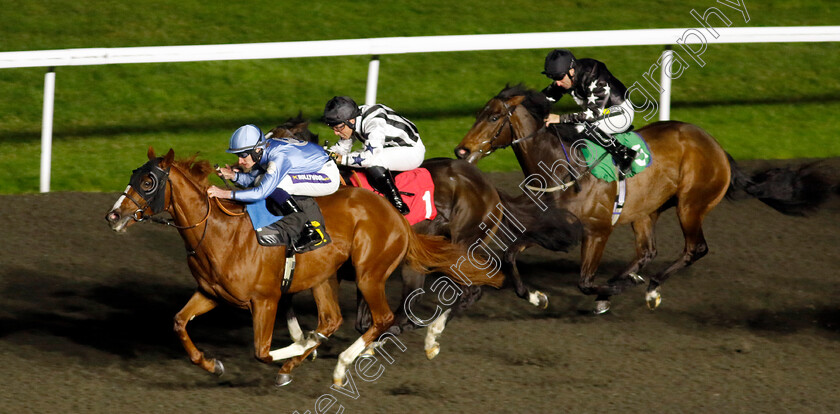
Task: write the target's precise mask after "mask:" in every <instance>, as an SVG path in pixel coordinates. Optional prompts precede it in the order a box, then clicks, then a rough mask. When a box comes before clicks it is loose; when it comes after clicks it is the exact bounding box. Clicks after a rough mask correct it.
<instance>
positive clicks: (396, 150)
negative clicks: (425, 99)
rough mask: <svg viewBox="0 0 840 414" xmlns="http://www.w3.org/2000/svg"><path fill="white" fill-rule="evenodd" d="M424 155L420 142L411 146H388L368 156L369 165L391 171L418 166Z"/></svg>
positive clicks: (423, 148)
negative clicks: (370, 156)
mask: <svg viewBox="0 0 840 414" xmlns="http://www.w3.org/2000/svg"><path fill="white" fill-rule="evenodd" d="M425 157H426V147H425V146H423V143H422V142H420V143H418V144H417V145H416V146H413V147H388V148H382V149H381V150H379V151H377V153H376V156H375V157H372V158H369V159H368V161H369V162H370V166H371V167H385V168H387V169H389V170H391V171H409V170H413V169H415V168H417V167H419V166H420V164H422V163H423V159H424V158H425Z"/></svg>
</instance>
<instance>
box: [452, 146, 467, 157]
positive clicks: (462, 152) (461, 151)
mask: <svg viewBox="0 0 840 414" xmlns="http://www.w3.org/2000/svg"><path fill="white" fill-rule="evenodd" d="M468 155H470V150H468V149H466V148H464V147H458V148H455V157H456V158H458V159H461V160H463V159H464V158H467V156H468Z"/></svg>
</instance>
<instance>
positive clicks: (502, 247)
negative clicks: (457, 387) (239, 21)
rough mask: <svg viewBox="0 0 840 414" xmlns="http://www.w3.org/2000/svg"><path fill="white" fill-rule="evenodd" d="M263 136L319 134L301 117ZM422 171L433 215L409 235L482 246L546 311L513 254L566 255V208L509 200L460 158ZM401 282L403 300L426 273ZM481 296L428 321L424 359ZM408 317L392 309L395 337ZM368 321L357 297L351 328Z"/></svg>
mask: <svg viewBox="0 0 840 414" xmlns="http://www.w3.org/2000/svg"><path fill="white" fill-rule="evenodd" d="M266 136H272V137H288V138H297V139H301V140H304V141H309V142H314V143H318V136H317V135H316V134H313V133H312V132H311V131H309V129H308V122H306V121H305V120H303V119H301V118H300V117H298V118H294V119H290V120H288V121H286V122H285V123H283V124H282V125H279V126H277V127H276V128H274V129H272V130H271V131H269V132H268V133H267V134H266ZM421 167H422V168H426V169H427V170H428V171H429V173H430V175H431V177H432V181H433V182H434V185H435V190H434V191H435V192H434V204H435V208H436V209H437V213H438V214H437V216H436V217H435V218H434V219H433V220H423V221H421V222H419V223H417V224H415V225H414V226H413V227H414V231H415V232H417V233H420V234H428V235H437V236H444V237H446V238H447V239H449V240H450V241H451V242H452V243H456V244H462V245H464V246H473V245H475V244H476V243H478V242H480V243H483V246H486V247H489V248H490V249H492V253H491V254H492V255H493V256H499V257H500V258H498V259H497V258H495V257H494V258H488V257H484V258H482V261H484V260H485V259H486V260H496V261H497V262H500V263H499V265H500V267H501V270H500V272H501V273H502V275H499V276H497V277H505V278H506V277H508V276H510V277H511V280H512V282H513V286H514V289H515V291H516V294H517V295H518V296H519V297H520V298H523V299H526V300H528V302H529V303H531V304H532V305H534V306H538V307H541V308H543V309H545V308H547V307H548V297H547V296H546V295H545V294H544V293H542V292H540V291H538V290H530V289H528V288H527V287H525V285H524V284H523V283H522V280H521V277H520V275H519V271H518V269H517V267H516V256H517V255H518V254H519V253H520V252H521V251H522V250H524V249H525V248H526V247H528V246H532V245H538V246H541V247H543V248H545V249H548V250H552V251H564V252H565V251H568V249H570V248H571V247H573V246H574V245H576V244H577V243H578V242H579V240H580V233H581V226H580V223H579V222H578V220H577V218H576V217H574V216H573V215H572V214H571V213H569V212H568V211H567V210H565V209H560V208H553V207H552V208H549V209H546V210H545V211H543V210H541V209H540V208H539V207H538V206H537V205H536V204H534V203H533V202H532V201H531V200H530V199H528V198H527V197H526V196H524V195H522V196H520V197H516V198H514V197H511V196H509V195H507V194H505V193H504V192H503V191H500V190H498V189H497V188H496V187H495V186H494V185H493V183H492V182H491V181H490V180H489V179H488V178H487V177H486V176H485V175H484V174H482V172H481V171H480V170H479V169H478V168H477V167H476V166H475V165H473V164H470V163H468V162H466V161H463V160H454V159H450V158H432V159H428V160H425V161H424V162H423V164H422V165H421ZM352 171H354V170H351V169H344V170H343V171H342V174H343V175H345V178H347V177H349V175H350V174H352ZM485 263H486V262H485ZM402 280H403V302H404V301H405V299H406V298H408V297H410V295H412V292H416V291H417V290H418V289H422V288H423V286H424V282H425V275H424V274H422V273H418V272H416V271H415V270H413V269H411V268H410V267H405V268H403V269H402ZM480 297H481V288H479V287H477V286H471V287H468V288H464V289H461V293H460V294H459V295H458V298H457V299H456V302H455V304H453V306H452V311H446V312H443V313H442V314H440V316H439V317H437V318H432V319H430V320H431V322H425V323H424V326H428V327H429V329H428V331H427V337H426V344H425V347H426V356H427V357H428V358H429V359H431V358H434V357H435V356H436V355H437V353H438V352H439V351H440V344H438V343H437V337H438V336H440V334H441V333H442V332H443V329H444V326H445V324H446V323H448V322H449V321H450V320H452V318H453V317H455V316H456V315H458V314H460V313H462V312H463V311H464V310H466V308H467V307H468V306H470V305H471V304H473V303H474V302H475V301H477V300H478V299H479V298H480ZM292 315H293V313H292ZM290 318H293V316H290ZM412 319H413V318H409V316H408V315H407V312H406V306H405V304H403V306H400V308H399V310H398V311H397V316H396V321H395V323H394V326H393V327H392V328H391V331H392V332H394V333H396V334H399V333H401V332H402V331H404V330H408V329H413V328H416V327H418V323H417V322H418V321H416V320H412ZM370 322H371V321H370V312H369V311H368V310H367V308H366V305H365V302H364V301H363V300H361V298H359V309H358V312H357V314H356V329H357V330H358V331H359V332H364V331H365V330H367V329H368V327H369V325H370ZM293 323H294V322H293ZM290 329H291V330H293V331H294V330H299V328H297V327H295V326H294V325H292V326H290Z"/></svg>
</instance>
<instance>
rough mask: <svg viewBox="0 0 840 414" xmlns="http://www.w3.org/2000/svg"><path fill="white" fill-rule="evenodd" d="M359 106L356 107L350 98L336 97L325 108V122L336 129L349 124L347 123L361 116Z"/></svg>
mask: <svg viewBox="0 0 840 414" xmlns="http://www.w3.org/2000/svg"><path fill="white" fill-rule="evenodd" d="M361 113H362V112H361V110H359V105H356V101H354V100H353V99H352V98H350V97H349V96H334V97H333V98H332V99H330V100H329V102H327V106H326V107H324V122H325V123H326V124H327V125H329V126H331V127H334V126H336V125H339V124H342V123H347V121H349V120H351V119H353V118H355V117H357V116H359V115H360V114H361Z"/></svg>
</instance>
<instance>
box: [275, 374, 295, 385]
mask: <svg viewBox="0 0 840 414" xmlns="http://www.w3.org/2000/svg"><path fill="white" fill-rule="evenodd" d="M290 382H292V374H285V373H284V374H277V377H276V378H274V386H275V387H282V386H285V385H289V383H290Z"/></svg>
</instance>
